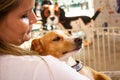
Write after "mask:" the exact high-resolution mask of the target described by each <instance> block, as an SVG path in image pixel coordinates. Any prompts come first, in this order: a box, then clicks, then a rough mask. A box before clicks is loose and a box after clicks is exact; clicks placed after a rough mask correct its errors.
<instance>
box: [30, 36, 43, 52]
mask: <svg viewBox="0 0 120 80" xmlns="http://www.w3.org/2000/svg"><path fill="white" fill-rule="evenodd" d="M31 50H33V51H36V52H39V54H41V53H42V52H43V51H44V48H43V45H42V43H41V41H40V38H39V39H34V40H32V42H31Z"/></svg>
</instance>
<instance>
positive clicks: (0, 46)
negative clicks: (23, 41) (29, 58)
mask: <svg viewBox="0 0 120 80" xmlns="http://www.w3.org/2000/svg"><path fill="white" fill-rule="evenodd" d="M20 1H22V0H0V21H2V20H4V18H5V17H6V16H7V14H9V12H11V11H12V10H14V9H16V8H17V7H18V6H19V4H20ZM4 54H12V55H18V56H19V55H37V53H36V52H33V51H27V50H24V49H22V48H20V47H18V46H15V45H13V44H10V43H6V42H4V41H2V40H0V55H4Z"/></svg>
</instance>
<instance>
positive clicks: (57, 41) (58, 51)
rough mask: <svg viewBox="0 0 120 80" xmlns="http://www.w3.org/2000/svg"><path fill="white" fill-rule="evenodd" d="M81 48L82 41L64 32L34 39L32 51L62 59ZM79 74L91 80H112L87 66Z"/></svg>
mask: <svg viewBox="0 0 120 80" xmlns="http://www.w3.org/2000/svg"><path fill="white" fill-rule="evenodd" d="M81 46H82V39H80V38H74V37H71V36H70V35H69V34H67V33H65V32H63V31H51V32H48V33H47V34H45V35H44V36H42V37H40V38H37V39H34V40H33V41H32V44H31V50H34V51H37V52H39V54H40V55H52V56H54V57H56V58H61V57H64V56H65V55H67V52H71V51H74V50H78V49H80V48H81ZM68 54H69V53H68ZM79 73H80V74H83V75H85V76H87V77H88V78H89V79H90V80H111V79H110V78H109V77H108V76H106V75H105V74H102V73H100V72H97V71H95V70H93V69H91V68H90V67H87V66H83V67H82V68H81V70H80V71H79Z"/></svg>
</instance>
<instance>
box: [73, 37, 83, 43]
mask: <svg viewBox="0 0 120 80" xmlns="http://www.w3.org/2000/svg"><path fill="white" fill-rule="evenodd" d="M74 42H75V43H76V44H82V39H80V38H75V39H74Z"/></svg>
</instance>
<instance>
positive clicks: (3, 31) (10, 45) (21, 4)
mask: <svg viewBox="0 0 120 80" xmlns="http://www.w3.org/2000/svg"><path fill="white" fill-rule="evenodd" d="M34 3H35V1H34V0H0V80H89V79H87V78H86V77H85V76H82V75H80V74H79V73H77V72H76V71H75V70H73V69H72V68H71V67H69V66H68V65H67V64H66V63H64V62H61V61H59V60H58V59H56V58H54V57H52V56H40V55H39V54H38V53H37V52H33V51H27V50H24V49H22V48H20V47H18V46H19V45H21V44H22V43H24V42H25V41H28V40H29V39H30V38H31V30H32V24H34V23H36V21H37V20H36V16H35V14H34V12H33V6H34Z"/></svg>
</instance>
